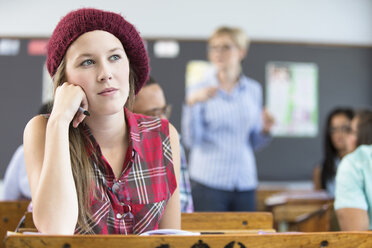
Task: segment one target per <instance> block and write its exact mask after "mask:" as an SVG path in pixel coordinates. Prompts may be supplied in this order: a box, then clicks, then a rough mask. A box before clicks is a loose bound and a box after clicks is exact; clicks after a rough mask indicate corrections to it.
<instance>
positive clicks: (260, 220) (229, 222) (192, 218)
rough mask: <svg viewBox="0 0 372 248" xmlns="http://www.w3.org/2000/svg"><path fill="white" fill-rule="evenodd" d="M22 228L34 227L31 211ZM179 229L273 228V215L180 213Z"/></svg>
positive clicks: (255, 213)
mask: <svg viewBox="0 0 372 248" xmlns="http://www.w3.org/2000/svg"><path fill="white" fill-rule="evenodd" d="M22 228H36V227H35V225H34V223H33V220H32V213H30V212H28V213H26V215H25V221H24V225H23V226H22ZM181 229H182V230H188V231H194V230H198V231H204V230H208V231H210V230H261V229H262V230H273V215H272V213H270V212H195V213H182V214H181Z"/></svg>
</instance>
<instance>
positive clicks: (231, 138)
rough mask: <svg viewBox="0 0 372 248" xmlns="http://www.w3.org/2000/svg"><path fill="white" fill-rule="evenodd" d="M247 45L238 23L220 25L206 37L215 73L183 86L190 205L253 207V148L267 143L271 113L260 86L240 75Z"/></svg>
mask: <svg viewBox="0 0 372 248" xmlns="http://www.w3.org/2000/svg"><path fill="white" fill-rule="evenodd" d="M247 50H248V39H247V36H246V34H245V33H244V32H243V31H242V30H241V29H239V28H233V27H220V28H218V29H217V30H216V31H215V32H214V33H213V34H212V36H211V37H210V38H209V40H208V56H209V60H210V61H211V62H212V64H213V65H214V67H215V69H216V71H215V74H214V75H212V76H211V77H210V78H207V79H206V80H205V81H203V82H201V83H199V84H197V86H196V87H195V88H192V89H188V90H189V92H187V96H186V103H187V105H186V106H185V108H184V111H183V117H182V137H183V141H184V144H185V146H187V148H189V149H190V158H189V165H190V177H191V179H192V180H193V181H192V193H193V199H194V207H195V211H254V210H255V206H256V203H255V198H256V187H257V184H258V182H257V172H256V161H255V157H254V151H256V150H258V149H259V148H261V147H263V146H265V145H266V144H268V142H269V141H270V140H271V136H270V135H269V132H270V129H271V126H272V124H273V118H272V117H271V116H270V115H269V114H268V113H267V112H266V111H262V87H261V85H260V84H259V83H258V82H256V81H255V80H253V79H251V78H249V77H247V76H245V75H244V74H243V70H242V65H241V63H242V61H243V59H244V58H245V56H246V54H247Z"/></svg>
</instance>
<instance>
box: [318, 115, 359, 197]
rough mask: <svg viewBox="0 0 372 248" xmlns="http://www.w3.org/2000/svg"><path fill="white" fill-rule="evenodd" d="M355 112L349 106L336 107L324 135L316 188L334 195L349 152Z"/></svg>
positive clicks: (329, 116)
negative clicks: (337, 176)
mask: <svg viewBox="0 0 372 248" xmlns="http://www.w3.org/2000/svg"><path fill="white" fill-rule="evenodd" d="M353 116H354V112H353V110H352V109H349V108H336V109H334V110H333V111H332V112H331V113H329V115H328V118H327V122H326V126H325V131H324V134H325V137H324V158H323V162H322V164H321V166H316V167H315V169H314V174H313V183H314V188H315V189H325V190H327V192H328V194H330V196H332V197H333V196H334V190H335V186H334V180H335V176H336V170H337V167H338V164H339V163H340V161H341V159H342V158H343V157H344V156H345V155H346V154H347V153H348V152H349V151H348V148H347V138H348V132H349V130H350V122H351V120H352V118H353Z"/></svg>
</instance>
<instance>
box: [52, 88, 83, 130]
mask: <svg viewBox="0 0 372 248" xmlns="http://www.w3.org/2000/svg"><path fill="white" fill-rule="evenodd" d="M79 107H82V108H83V109H85V110H88V100H87V97H86V95H85V92H84V90H83V89H82V88H81V87H80V86H78V85H75V84H71V83H68V82H65V83H63V84H62V85H60V86H58V87H57V90H56V93H55V97H54V103H53V110H52V113H51V116H50V118H58V119H59V120H60V121H66V122H67V123H68V124H70V123H71V121H72V125H73V127H75V128H76V127H77V126H78V125H79V124H80V123H81V122H83V120H84V118H85V117H86V116H85V115H84V114H83V113H82V112H80V111H79Z"/></svg>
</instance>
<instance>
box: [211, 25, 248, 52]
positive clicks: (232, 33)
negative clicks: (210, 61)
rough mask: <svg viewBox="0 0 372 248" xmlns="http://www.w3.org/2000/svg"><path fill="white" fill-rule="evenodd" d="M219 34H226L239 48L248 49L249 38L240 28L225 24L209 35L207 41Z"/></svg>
mask: <svg viewBox="0 0 372 248" xmlns="http://www.w3.org/2000/svg"><path fill="white" fill-rule="evenodd" d="M221 35H228V36H229V37H230V38H231V39H232V40H233V41H234V43H235V45H237V46H238V47H239V48H240V49H242V50H248V47H249V43H250V40H249V38H248V36H247V35H246V34H245V32H244V31H243V30H242V29H240V28H238V27H227V26H222V27H219V28H217V29H216V30H215V31H214V32H213V34H212V35H211V36H210V37H209V39H208V42H210V41H211V40H212V39H213V38H215V37H217V36H221Z"/></svg>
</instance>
